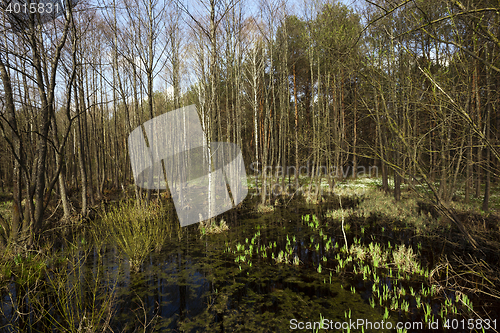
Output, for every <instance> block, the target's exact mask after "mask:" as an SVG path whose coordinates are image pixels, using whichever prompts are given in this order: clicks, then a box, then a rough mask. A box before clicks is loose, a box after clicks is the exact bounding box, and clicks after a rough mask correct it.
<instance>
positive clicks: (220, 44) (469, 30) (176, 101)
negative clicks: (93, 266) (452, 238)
mask: <svg viewBox="0 0 500 333" xmlns="http://www.w3.org/2000/svg"><path fill="white" fill-rule="evenodd" d="M64 5H65V6H64V8H65V12H64V13H63V14H62V15H61V16H59V17H58V18H56V19H55V20H51V21H49V22H47V23H45V24H42V25H41V24H38V23H37V22H38V21H37V15H35V14H32V15H30V16H29V17H27V18H25V19H23V20H16V19H15V17H13V16H12V15H10V16H9V15H8V13H7V12H6V11H5V10H4V11H2V14H1V15H2V17H1V20H2V29H1V32H0V76H1V82H2V83H1V85H0V87H1V90H0V133H1V134H2V135H1V137H0V156H1V158H0V186H1V188H0V191H1V193H2V195H3V196H5V197H7V198H8V199H9V202H10V205H9V207H8V209H5V210H2V211H1V214H2V215H1V217H0V223H1V230H0V248H3V247H5V246H7V245H8V244H13V243H16V244H25V245H28V246H30V245H33V244H35V243H36V241H37V239H38V237H39V235H40V234H41V233H42V231H44V230H48V229H50V228H53V227H54V224H55V225H56V226H57V224H58V223H64V222H62V221H67V220H68V219H69V218H70V217H72V216H78V217H88V216H89V214H91V213H92V209H91V208H92V207H95V206H96V205H97V204H98V202H100V201H101V200H105V199H106V198H109V197H110V196H111V194H112V193H113V192H116V191H125V190H126V189H128V188H130V186H133V176H132V173H131V165H130V159H129V152H128V149H127V137H128V135H129V134H130V132H131V131H132V130H133V129H134V128H136V127H137V126H140V125H141V124H142V123H144V122H145V121H147V120H149V119H152V118H154V117H155V116H158V115H160V114H163V113H165V112H168V111H171V110H174V109H177V108H179V107H181V106H187V105H191V104H196V106H197V109H198V112H199V115H200V119H201V122H202V126H203V128H204V130H205V134H206V135H207V137H208V139H209V141H222V142H234V143H237V144H238V145H239V146H240V147H241V148H242V151H243V157H244V159H245V163H246V165H247V167H249V166H250V165H258V166H259V168H260V169H259V170H265V168H266V167H271V170H275V168H277V167H282V168H283V169H284V170H286V168H287V167H289V166H294V167H296V168H297V169H298V168H299V167H300V166H303V165H308V166H309V167H308V177H309V182H321V181H322V180H325V179H326V180H327V182H328V183H329V184H331V185H333V184H334V182H335V179H333V178H335V177H332V176H331V175H330V174H329V173H328V172H327V173H325V172H321V171H322V170H339V169H341V168H345V167H346V166H349V168H350V170H359V168H358V167H359V166H363V167H365V168H366V169H368V167H370V166H372V167H377V170H379V174H380V176H381V177H382V188H383V189H384V190H385V191H387V192H389V191H391V193H392V194H393V195H394V198H395V200H400V198H401V185H402V183H406V184H408V186H410V187H412V188H414V189H415V188H416V186H420V188H424V192H425V193H426V194H425V195H426V196H425V199H426V200H427V201H429V202H431V203H432V204H433V205H435V206H436V207H437V209H438V210H439V211H440V212H441V213H442V214H444V215H446V216H447V217H448V218H450V219H451V220H452V221H454V222H455V223H456V224H457V225H458V226H459V228H460V229H461V230H462V232H464V233H465V234H466V235H467V234H468V232H467V231H466V230H465V228H464V225H463V223H462V221H461V220H460V219H459V218H458V217H457V216H456V214H455V213H454V211H453V210H452V209H451V208H450V202H451V201H453V200H454V198H455V196H456V195H457V194H459V193H460V194H463V201H464V202H465V203H471V202H472V203H473V204H474V205H476V206H477V207H478V208H480V209H481V210H483V211H488V210H489V209H490V208H491V207H492V206H493V207H498V202H497V203H495V202H491V201H492V199H491V193H490V192H491V188H492V184H495V183H498V179H499V172H498V170H499V167H500V155H499V140H500V133H499V130H500V116H499V114H498V108H499V106H500V94H499V91H498V89H497V87H498V86H499V80H500V58H499V56H500V27H499V19H500V14H499V10H500V3H499V2H498V1H466V0H440V1H432V2H431V1H421V0H405V1H401V2H396V1H385V0H373V1H368V0H367V1H365V2H360V3H359V6H358V8H357V9H356V10H354V9H353V8H351V7H348V6H346V5H345V4H343V3H340V2H335V1H304V2H300V3H299V2H297V3H289V2H287V1H281V0H276V1H274V0H261V1H260V2H258V3H256V4H255V3H250V1H243V0H242V1H234V0H225V1H221V0H206V1H199V2H197V3H196V4H194V3H185V2H182V1H166V0H116V1H115V0H113V1H106V2H88V1H79V2H78V3H77V4H75V3H70V2H66V3H65V4H64ZM73 5H74V6H73ZM4 7H5V8H4V9H6V6H4ZM255 163H256V164H255ZM366 169H365V170H366ZM251 171H255V170H250V169H247V173H248V174H249V175H253V173H252V172H251ZM356 176H357V174H356V172H354V173H351V174H349V177H353V178H355V177H356ZM259 177H260V179H259V184H260V185H259V186H261V188H262V189H266V188H267V186H266V184H267V183H269V182H270V183H271V184H273V182H274V183H281V184H282V185H285V182H295V183H296V185H299V184H298V182H299V179H298V178H293V177H292V178H291V179H290V178H286V177H282V178H281V179H275V178H273V177H272V175H271V174H269V175H268V174H266V173H263V172H260V173H259ZM283 187H284V186H283ZM331 187H332V188H333V186H331ZM133 192H135V197H136V199H137V201H143V200H144V201H150V200H152V195H153V194H154V193H152V192H151V191H145V192H144V193H143V191H141V190H140V189H138V188H136V187H134V191H133ZM260 193H261V202H262V203H266V201H267V200H269V198H270V196H269V195H267V194H268V193H266V191H261V192H260ZM474 198H476V200H473V199H474ZM495 205H497V206H495ZM54 217H57V218H56V219H55V218H54ZM468 238H469V241H471V242H472V243H474V240H473V239H471V238H470V237H469V236H468Z"/></svg>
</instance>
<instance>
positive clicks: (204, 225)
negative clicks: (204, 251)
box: [198, 219, 229, 235]
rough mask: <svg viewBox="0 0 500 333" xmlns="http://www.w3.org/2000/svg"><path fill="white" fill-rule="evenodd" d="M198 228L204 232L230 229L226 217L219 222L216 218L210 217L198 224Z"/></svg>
mask: <svg viewBox="0 0 500 333" xmlns="http://www.w3.org/2000/svg"><path fill="white" fill-rule="evenodd" d="M198 229H199V230H200V232H201V233H202V235H205V234H208V235H210V234H220V233H221V232H223V231H226V230H229V226H228V225H227V223H226V221H225V220H224V219H221V220H220V223H219V224H217V222H216V221H215V219H210V220H208V221H202V222H200V223H199V225H198Z"/></svg>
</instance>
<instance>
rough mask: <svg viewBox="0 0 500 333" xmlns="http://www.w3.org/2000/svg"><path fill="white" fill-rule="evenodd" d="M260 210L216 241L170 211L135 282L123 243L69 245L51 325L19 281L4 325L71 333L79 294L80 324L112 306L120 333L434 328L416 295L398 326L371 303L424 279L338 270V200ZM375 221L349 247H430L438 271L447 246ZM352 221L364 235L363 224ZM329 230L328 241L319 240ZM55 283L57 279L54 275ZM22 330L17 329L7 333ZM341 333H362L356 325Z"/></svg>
mask: <svg viewBox="0 0 500 333" xmlns="http://www.w3.org/2000/svg"><path fill="white" fill-rule="evenodd" d="M358 202H359V201H358V200H353V199H351V201H348V198H345V200H344V199H343V201H342V203H343V207H344V208H349V207H355V206H356V205H357V204H358ZM255 205H256V202H254V201H253V200H252V199H247V200H246V201H245V202H244V205H243V207H242V208H240V209H237V210H233V211H230V212H227V213H225V214H223V215H222V216H220V217H218V219H221V218H222V219H224V220H225V221H226V222H227V224H228V226H229V230H227V231H224V232H222V233H220V234H211V235H203V234H202V232H200V230H199V226H198V225H191V226H188V227H184V228H180V227H178V221H177V220H176V216H175V213H173V208H172V207H171V206H170V207H167V208H166V209H167V210H168V211H169V212H170V213H169V214H168V216H167V218H166V219H165V223H171V224H172V225H173V227H172V228H171V229H169V230H170V232H169V234H168V235H165V237H166V242H165V244H164V245H163V247H162V249H161V250H160V251H157V252H152V253H151V254H150V255H149V256H148V258H147V259H146V261H145V262H144V263H143V264H142V266H141V268H140V270H139V271H138V272H133V270H132V269H131V267H130V265H129V261H128V258H127V257H126V255H124V254H121V253H120V251H118V250H117V248H116V247H115V246H113V244H103V245H102V246H101V247H97V246H96V247H94V246H92V244H88V245H87V246H84V245H83V243H84V242H83V239H85V238H88V239H90V238H91V237H90V236H89V232H87V233H85V232H84V233H83V234H79V235H77V236H75V238H76V239H77V242H72V243H70V244H71V245H66V246H63V247H62V248H63V250H62V253H64V256H63V258H64V257H66V259H61V260H62V261H61V263H60V264H59V265H60V266H61V267H62V270H61V271H64V267H66V269H67V276H68V278H67V279H66V280H64V282H63V286H65V287H63V288H62V289H57V288H56V287H55V286H53V285H52V287H51V288H48V289H50V290H47V291H46V293H45V294H44V295H45V297H46V298H45V300H44V301H39V302H38V303H37V304H45V306H47V310H46V312H45V315H44V317H47V316H48V317H49V318H52V320H48V322H46V321H44V320H40V318H39V317H37V316H36V315H35V314H33V315H32V316H27V318H28V319H26V318H25V317H26V316H20V315H18V314H16V313H17V312H23V309H24V311H26V312H27V313H30V309H31V308H30V304H31V302H30V300H29V299H28V298H29V293H27V296H25V297H24V298H23V297H19V296H18V295H20V294H23V293H25V292H26V291H25V290H22V289H21V288H22V287H21V286H20V285H19V283H14V282H12V283H11V284H10V285H9V286H8V288H7V291H5V290H4V293H3V296H2V310H3V313H4V315H5V316H6V317H5V319H0V323H1V325H2V326H0V327H16V329H14V328H12V329H7V330H6V332H24V331H41V330H43V331H53V332H58V331H60V328H58V327H57V326H56V325H54V322H63V320H60V319H61V318H62V317H64V311H63V310H61V308H62V307H64V306H60V304H61V303H63V302H60V300H58V299H57V297H62V296H61V295H62V294H61V292H62V293H64V292H65V291H68V290H70V291H71V292H70V293H68V294H71V295H73V294H75V295H77V294H78V293H80V294H81V296H80V297H81V298H80V300H79V301H77V302H74V304H69V305H66V308H67V310H66V313H69V315H67V316H68V317H69V318H72V317H71V314H75V313H76V312H78V311H80V312H82V311H83V312H84V316H83V317H85V316H87V317H89V316H90V315H89V312H88V310H87V309H94V311H96V310H95V309H99V308H102V307H103V305H105V302H108V301H109V302H110V304H111V306H109V307H108V308H109V311H108V312H109V313H105V312H102V313H101V314H100V315H99V316H97V321H96V322H98V323H100V324H103V323H105V322H108V323H109V325H110V327H111V328H112V330H113V331H114V332H134V331H141V332H142V331H144V329H146V331H148V332H149V331H171V332H178V331H182V332H233V331H248V332H288V331H291V330H292V329H293V328H299V327H300V326H298V323H299V322H304V323H306V322H317V321H319V320H320V318H326V319H328V321H329V323H330V325H334V323H337V325H341V323H344V325H346V323H348V322H349V321H357V320H361V319H363V320H366V321H369V322H371V323H377V322H378V323H379V325H380V323H381V322H384V323H386V324H385V326H379V327H378V328H379V329H376V328H377V327H374V328H373V329H366V328H365V329H364V331H365V332H371V331H373V332H374V331H377V332H379V331H382V332H384V331H396V330H395V329H392V330H389V329H385V330H384V329H380V328H384V327H385V328H387V327H388V326H387V322H389V323H391V326H392V327H394V326H393V325H395V323H396V322H397V321H399V320H401V321H402V320H408V321H410V320H411V321H422V322H424V321H425V319H427V320H428V319H429V318H430V317H429V318H427V317H425V318H424V317H423V316H422V315H421V311H417V310H416V308H418V304H417V303H416V301H415V300H414V299H413V298H410V297H409V296H408V297H402V299H403V300H406V301H407V302H408V306H409V309H408V310H407V311H398V310H397V309H394V310H393V311H391V312H390V314H389V318H387V316H388V313H387V310H385V308H387V307H388V306H387V304H390V302H391V301H390V300H388V301H387V300H384V301H380V304H378V303H379V301H378V300H377V301H376V302H377V304H376V306H375V305H374V304H372V303H371V302H374V296H373V295H374V294H375V289H377V288H379V290H381V291H382V293H383V292H385V291H384V290H385V289H387V290H392V291H393V293H395V291H396V290H403V289H405V288H406V289H405V290H410V289H411V288H415V289H418V288H419V286H420V284H421V287H420V288H424V285H423V284H422V281H417V282H415V281H413V282H411V281H410V282H409V281H400V282H396V283H395V282H394V281H398V280H399V279H396V280H394V279H392V275H391V276H389V275H388V274H381V275H380V280H381V281H380V283H379V284H378V285H377V288H375V287H374V282H373V279H374V278H375V268H373V272H374V273H373V276H372V277H371V278H366V277H364V278H363V277H361V276H360V275H359V274H357V275H353V274H347V273H346V272H345V268H344V269H343V270H339V269H338V265H339V258H340V257H339V254H340V253H341V248H342V247H343V245H344V239H343V237H342V232H341V229H340V225H339V223H333V221H332V220H331V219H328V218H326V217H325V214H326V212H327V211H328V210H330V209H337V208H339V202H338V199H336V198H330V199H329V200H327V201H326V202H325V203H323V204H321V205H311V206H308V205H305V204H301V203H300V202H299V201H297V202H292V203H290V204H289V205H288V206H287V207H283V206H277V207H274V211H273V212H272V213H267V214H260V213H257V212H256V211H255V210H254V209H253V208H252V207H255ZM307 215H309V216H312V215H314V216H317V217H319V220H322V229H321V228H319V227H318V226H316V228H310V227H309V226H308V224H307V223H304V218H303V216H307ZM325 221H329V222H330V225H329V224H328V222H326V223H325ZM376 222H377V221H367V222H366V221H365V222H363V223H365V225H366V229H365V227H364V228H363V230H362V231H360V229H359V228H352V229H351V230H349V231H348V237H347V240H348V243H349V244H353V243H354V244H356V243H359V244H360V246H361V244H365V245H367V246H368V244H369V243H370V242H373V241H374V240H377V241H378V242H380V243H381V244H387V243H389V244H390V243H392V244H402V243H404V244H406V245H407V246H412V247H414V248H417V247H418V248H422V251H421V252H420V260H421V264H422V265H423V266H428V267H432V266H433V265H435V264H436V262H435V261H436V258H435V257H434V253H439V250H440V249H439V247H440V244H436V242H434V241H432V240H428V239H425V238H421V237H420V238H419V237H417V236H416V235H415V234H413V232H412V231H410V230H409V229H405V228H404V227H401V228H398V227H397V226H392V227H391V228H387V229H385V228H384V227H382V229H381V227H380V224H379V223H376ZM348 223H350V225H355V224H356V221H353V220H349V221H348ZM360 224H361V223H360ZM320 229H321V231H320V234H321V237H320V236H318V230H320ZM323 232H324V234H322V233H323ZM75 244H78V245H76V246H75ZM334 244H335V245H334ZM65 247H66V248H65ZM329 248H331V249H329ZM60 253H61V252H59V255H60ZM65 260H66V261H68V262H71V263H73V265H69V264H68V263H66V261H65ZM75 263H76V264H75ZM341 266H342V265H341ZM70 267H71V268H70ZM75 267H78V269H75ZM345 267H347V268H351V269H352V268H353V267H354V264H353V263H352V262H351V263H349V262H347V263H346V264H345ZM363 268H364V267H363ZM389 274H392V271H391V273H389ZM398 274H399V273H398ZM45 280H49V281H55V280H56V279H55V278H53V276H51V274H50V273H49V274H47V275H46V276H45ZM82 281H86V282H85V283H82ZM71 286H76V287H75V288H71ZM92 286H94V289H92V288H93V287H92ZM95 286H97V287H95ZM384 286H385V287H384ZM408 293H409V291H408ZM380 298H383V297H380ZM20 300H21V301H20ZM427 300H428V301H427V303H428V304H429V308H430V311H431V312H433V313H434V314H435V315H436V318H437V314H438V312H439V311H440V305H439V304H440V303H439V302H437V301H434V300H433V299H432V298H431V297H429V298H427ZM40 302H41V303H40ZM43 302H45V303H43ZM51 302H54V304H59V306H57V305H53V304H51ZM387 302H388V303H387ZM400 302H402V301H401V300H400ZM20 306H21V307H20ZM23 307H24V308H23ZM35 308H36V307H35ZM389 308H390V307H389ZM31 310H32V309H31ZM35 310H38V309H35ZM384 310H385V311H384ZM425 311H426V310H424V312H425ZM33 313H36V311H33ZM74 317H75V318H80V319H74V320H77V321H79V323H78V324H77V325H76V326H78V325H80V326H81V323H82V319H81V318H82V317H81V316H80V317H78V316H76V315H74ZM432 318H434V317H432ZM458 318H460V317H458ZM70 320H71V319H70ZM294 320H296V321H294ZM13 322H15V323H16V324H15V325H13V326H5V325H7V324H8V323H13ZM304 325H305V324H304ZM89 326H90V325H89ZM49 327H50V328H49ZM304 327H306V326H304ZM332 328H334V327H333V326H332ZM337 328H340V327H337ZM342 328H344V331H349V330H352V331H361V330H358V329H352V326H349V327H347V326H343V327H342ZM24 329H26V330H24ZM320 331H321V330H320ZM408 331H409V332H411V331H412V330H411V329H410V330H408ZM421 331H426V330H425V329H424V330H421ZM432 331H433V332H436V331H439V330H432ZM455 331H457V330H455Z"/></svg>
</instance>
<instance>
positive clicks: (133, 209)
mask: <svg viewBox="0 0 500 333" xmlns="http://www.w3.org/2000/svg"><path fill="white" fill-rule="evenodd" d="M101 227H102V228H104V229H103V230H105V232H106V233H107V235H108V239H109V240H110V241H111V242H113V243H114V244H116V245H117V246H118V248H119V249H120V250H121V251H122V252H123V253H125V254H126V255H127V256H128V258H129V262H130V267H131V269H132V271H134V272H137V271H139V270H140V267H141V265H142V263H143V262H144V259H145V258H146V257H147V256H148V255H149V254H150V253H151V251H153V250H156V251H160V250H161V248H162V246H163V244H164V241H165V236H166V234H167V232H168V230H169V225H168V221H166V218H165V216H163V214H162V211H161V207H160V206H158V205H154V204H149V205H145V204H141V205H136V204H135V203H134V202H133V201H127V202H123V203H122V204H121V205H119V206H118V207H116V208H113V209H112V210H111V211H109V212H107V213H104V214H103V216H102V219H101Z"/></svg>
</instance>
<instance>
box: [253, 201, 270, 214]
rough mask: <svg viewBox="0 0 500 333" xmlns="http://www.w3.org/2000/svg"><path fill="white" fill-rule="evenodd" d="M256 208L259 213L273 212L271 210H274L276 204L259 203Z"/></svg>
mask: <svg viewBox="0 0 500 333" xmlns="http://www.w3.org/2000/svg"><path fill="white" fill-rule="evenodd" d="M255 210H256V211H257V213H261V214H262V213H271V212H274V206H273V205H265V204H261V203H259V204H258V205H257V207H256V208H255Z"/></svg>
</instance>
